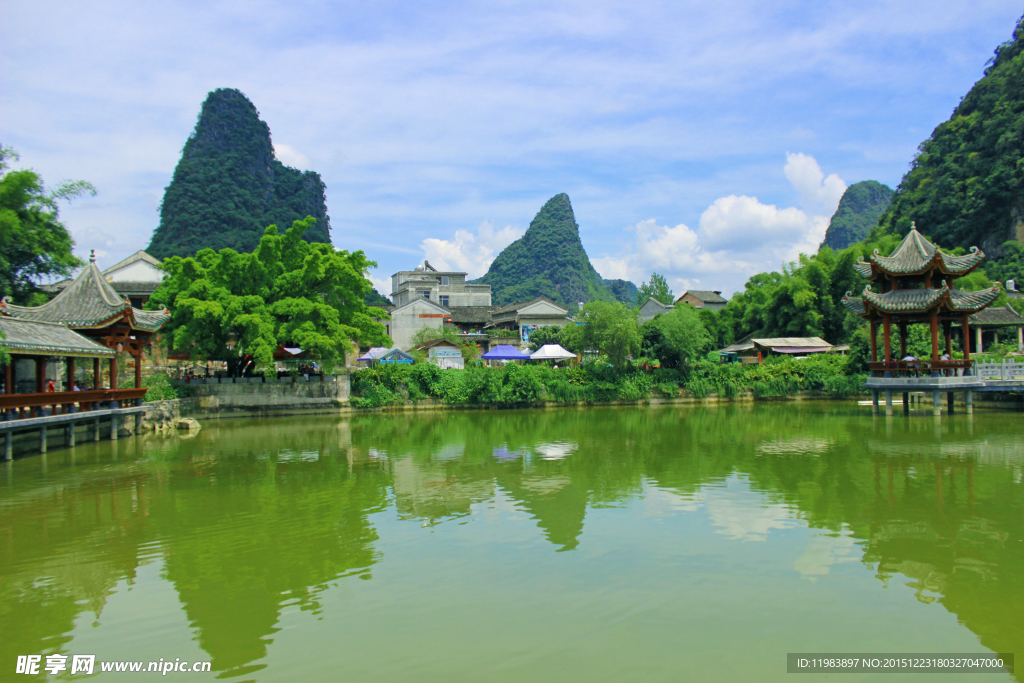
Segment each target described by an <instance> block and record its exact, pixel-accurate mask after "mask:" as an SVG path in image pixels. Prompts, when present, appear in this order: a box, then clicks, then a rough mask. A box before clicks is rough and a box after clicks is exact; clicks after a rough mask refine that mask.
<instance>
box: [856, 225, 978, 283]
mask: <svg viewBox="0 0 1024 683" xmlns="http://www.w3.org/2000/svg"><path fill="white" fill-rule="evenodd" d="M984 259H985V252H983V251H980V250H979V249H978V248H977V247H971V251H970V253H969V254H964V255H963V256H953V255H951V254H947V253H945V252H943V251H941V250H940V249H939V248H938V247H936V246H935V245H934V244H932V243H931V242H929V241H928V240H926V239H925V238H924V235H922V234H921V233H919V232H918V231H917V227H911V229H910V232H909V233H908V234H907V236H906V237H904V238H903V241H902V242H900V244H899V246H898V247H896V249H894V250H893V252H892V253H891V254H890V255H888V256H882V255H881V254H879V253H878V250H877V249H876V250H875V251H874V253H872V254H871V255H870V256H868V261H858V262H856V263H855V264H854V265H853V267H854V270H856V271H857V273H858V274H859V275H860V276H861V277H864V278H866V279H868V280H873V279H875V278H877V277H878V275H880V274H882V273H884V274H886V275H921V274H923V273H926V272H928V271H929V270H932V269H933V268H934V269H937V270H938V271H939V272H941V273H943V274H945V275H955V276H958V277H959V276H963V275H966V274H967V273H969V272H971V271H972V270H974V269H975V268H976V267H977V266H978V264H980V263H981V262H982V261H983V260H984Z"/></svg>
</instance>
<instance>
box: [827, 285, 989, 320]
mask: <svg viewBox="0 0 1024 683" xmlns="http://www.w3.org/2000/svg"><path fill="white" fill-rule="evenodd" d="M1001 293H1002V288H1001V287H1000V286H999V285H996V286H995V287H992V288H991V289H983V290H980V291H977V292H964V291H961V290H959V289H950V288H949V287H947V286H946V285H945V284H943V285H942V287H941V288H940V289H927V288H922V289H894V290H891V291H888V292H885V293H882V294H880V293H878V292H873V291H871V288H870V287H865V288H864V292H863V294H862V295H861V298H859V299H855V298H853V297H851V296H850V295H849V294H847V295H846V296H844V297H843V305H845V306H846V307H847V308H848V309H849V310H850V311H852V312H853V313H856V314H857V315H865V314H866V313H867V307H868V304H870V305H871V306H872V307H874V308H877V309H878V310H880V311H883V312H885V313H925V312H927V311H930V310H932V309H933V308H936V307H942V308H944V309H945V310H947V311H952V312H957V313H976V312H977V311H980V310H981V309H983V308H985V307H986V306H988V305H989V304H991V303H992V302H993V301H995V300H996V298H998V297H999V295H1000V294H1001Z"/></svg>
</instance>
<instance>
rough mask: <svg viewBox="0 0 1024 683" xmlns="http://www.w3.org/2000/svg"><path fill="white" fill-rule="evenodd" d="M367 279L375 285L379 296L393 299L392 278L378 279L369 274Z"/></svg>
mask: <svg viewBox="0 0 1024 683" xmlns="http://www.w3.org/2000/svg"><path fill="white" fill-rule="evenodd" d="M366 279H367V280H369V281H370V282H371V283H372V284H373V288H374V289H376V290H377V293H378V294H381V295H383V296H386V297H388V298H391V278H376V277H374V276H373V275H370V274H369V273H367V275H366Z"/></svg>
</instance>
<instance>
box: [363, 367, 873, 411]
mask: <svg viewBox="0 0 1024 683" xmlns="http://www.w3.org/2000/svg"><path fill="white" fill-rule="evenodd" d="M866 377H867V376H866V375H865V374H862V373H851V372H850V371H849V368H848V365H847V359H846V358H844V357H843V356H837V355H832V354H820V355H817V356H811V357H809V358H806V359H802V360H796V359H793V358H788V357H772V358H769V359H767V360H766V361H765V362H764V363H763V364H762V365H740V364H731V365H721V364H719V363H718V362H716V361H715V360H711V359H708V360H702V361H700V362H698V363H696V364H693V365H691V366H687V367H685V368H682V369H674V368H672V369H663V368H654V369H641V368H631V369H625V370H615V369H614V368H613V367H611V366H610V365H609V364H608V363H607V362H606V360H605V359H601V358H598V359H596V360H594V361H590V362H585V363H583V364H581V365H580V366H579V367H568V368H557V369H556V368H552V367H548V366H543V365H518V364H516V363H509V364H508V365H505V366H504V367H500V368H489V367H484V366H475V367H469V368H466V369H465V370H441V369H440V368H438V367H437V366H435V365H430V364H429V363H416V364H414V365H391V364H388V365H378V366H376V367H373V368H366V369H364V370H357V371H356V372H354V373H352V399H351V400H352V405H353V406H355V407H357V408H377V407H381V406H388V405H397V404H401V403H405V402H406V401H412V402H416V401H419V400H422V399H425V398H434V399H440V400H441V401H442V402H444V403H449V404H465V405H492V406H495V407H502V408H508V407H517V406H528V405H533V404H536V403H538V402H541V401H554V402H558V403H578V402H582V401H585V402H605V401H615V400H632V401H641V400H646V399H649V398H651V397H665V398H675V397H678V396H681V395H683V392H684V391H685V392H688V394H689V395H691V396H694V397H696V398H704V397H707V396H710V395H712V394H715V395H717V396H719V397H722V398H732V397H735V396H738V395H740V394H743V393H745V392H748V391H749V392H752V393H753V395H754V396H755V397H757V398H769V397H784V396H791V395H793V394H795V393H797V392H799V391H820V392H822V393H823V394H826V395H831V396H851V395H855V394H860V393H863V391H864V390H863V385H864V381H865V379H866Z"/></svg>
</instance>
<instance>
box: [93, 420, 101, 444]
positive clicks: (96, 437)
mask: <svg viewBox="0 0 1024 683" xmlns="http://www.w3.org/2000/svg"><path fill="white" fill-rule="evenodd" d="M92 440H93V441H99V440H100V419H99V418H98V417H97V418H96V419H95V420H93V421H92Z"/></svg>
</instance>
